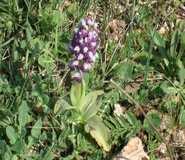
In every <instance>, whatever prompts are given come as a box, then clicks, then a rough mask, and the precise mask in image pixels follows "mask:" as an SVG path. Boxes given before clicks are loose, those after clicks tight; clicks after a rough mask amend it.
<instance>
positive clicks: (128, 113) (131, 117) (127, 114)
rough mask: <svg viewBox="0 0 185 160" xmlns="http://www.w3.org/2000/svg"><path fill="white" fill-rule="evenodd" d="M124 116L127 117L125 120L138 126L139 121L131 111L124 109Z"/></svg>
mask: <svg viewBox="0 0 185 160" xmlns="http://www.w3.org/2000/svg"><path fill="white" fill-rule="evenodd" d="M125 117H126V118H127V120H128V121H129V123H130V124H131V125H133V126H138V125H140V121H138V120H137V119H136V117H135V116H134V114H133V113H132V112H131V111H126V112H125Z"/></svg>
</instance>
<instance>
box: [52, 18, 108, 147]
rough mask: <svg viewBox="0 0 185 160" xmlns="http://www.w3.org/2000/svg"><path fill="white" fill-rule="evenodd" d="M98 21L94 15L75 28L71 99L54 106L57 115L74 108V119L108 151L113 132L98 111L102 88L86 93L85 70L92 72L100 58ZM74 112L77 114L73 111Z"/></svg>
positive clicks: (70, 53)
mask: <svg viewBox="0 0 185 160" xmlns="http://www.w3.org/2000/svg"><path fill="white" fill-rule="evenodd" d="M97 27H98V24H97V23H95V21H94V20H93V18H92V17H87V18H86V19H82V20H81V21H80V23H79V24H78V25H77V27H76V28H75V33H74V34H73V36H72V43H71V44H70V45H69V46H68V48H67V49H68V53H69V57H70V59H71V60H70V61H69V68H70V71H71V73H72V78H73V79H74V83H73V85H72V87H71V92H70V102H67V101H66V100H64V99H59V100H58V101H57V103H56V104H55V107H54V114H55V116H59V115H61V114H62V113H63V112H64V111H66V110H74V111H75V112H73V114H75V118H76V119H75V123H76V124H77V125H78V124H83V126H84V130H85V131H86V132H87V133H90V135H91V136H92V137H93V138H94V139H95V140H96V142H97V143H98V144H99V146H101V147H103V149H104V150H105V151H109V150H110V149H111V140H110V133H109V131H108V128H107V127H106V126H105V124H104V123H103V120H102V118H101V117H100V116H98V115H97V113H98V110H99V108H100V100H101V98H100V97H101V95H102V94H103V91H102V90H98V91H92V92H90V93H88V94H86V83H85V81H84V79H83V73H85V72H89V70H90V69H91V68H92V66H93V64H94V63H95V60H96V59H97V58H98V53H97V49H98V33H99V31H98V29H97ZM73 116H74V115H73Z"/></svg>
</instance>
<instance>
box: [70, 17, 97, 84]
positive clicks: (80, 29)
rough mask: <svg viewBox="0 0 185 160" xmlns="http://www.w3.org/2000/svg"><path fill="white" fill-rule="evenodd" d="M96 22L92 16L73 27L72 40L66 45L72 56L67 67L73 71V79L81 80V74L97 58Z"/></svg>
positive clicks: (88, 68)
mask: <svg viewBox="0 0 185 160" xmlns="http://www.w3.org/2000/svg"><path fill="white" fill-rule="evenodd" d="M97 27H98V24H97V23H95V21H94V20H93V18H92V17H87V18H86V19H82V20H81V21H80V23H79V24H78V25H77V27H76V28H75V33H74V35H73V37H72V42H71V44H70V45H69V46H68V53H69V57H70V58H73V59H72V60H71V61H70V62H69V63H68V65H69V68H70V70H71V71H74V75H73V79H74V80H76V81H77V82H78V83H81V82H82V74H83V73H84V72H89V70H90V68H91V66H92V64H93V63H94V62H95V60H96V58H98V54H97V49H98V33H99V31H98V29H97Z"/></svg>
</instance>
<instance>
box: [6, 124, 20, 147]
mask: <svg viewBox="0 0 185 160" xmlns="http://www.w3.org/2000/svg"><path fill="white" fill-rule="evenodd" d="M6 135H7V137H8V138H9V140H10V144H14V143H15V142H16V140H17V133H15V130H14V128H13V127H12V126H7V127H6Z"/></svg>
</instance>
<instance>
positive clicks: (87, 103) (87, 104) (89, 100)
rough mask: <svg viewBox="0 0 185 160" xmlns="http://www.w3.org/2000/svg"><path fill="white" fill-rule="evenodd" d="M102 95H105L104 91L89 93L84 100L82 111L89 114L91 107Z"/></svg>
mask: <svg viewBox="0 0 185 160" xmlns="http://www.w3.org/2000/svg"><path fill="white" fill-rule="evenodd" d="M102 94H103V91H102V90H99V91H92V92H90V93H88V94H87V95H86V96H85V98H84V101H83V104H82V109H81V111H82V112H83V113H85V112H87V110H89V109H90V108H91V106H92V105H93V104H94V103H95V101H96V99H97V98H98V96H100V95H102Z"/></svg>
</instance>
